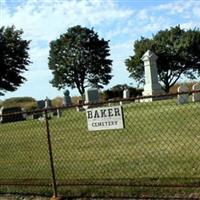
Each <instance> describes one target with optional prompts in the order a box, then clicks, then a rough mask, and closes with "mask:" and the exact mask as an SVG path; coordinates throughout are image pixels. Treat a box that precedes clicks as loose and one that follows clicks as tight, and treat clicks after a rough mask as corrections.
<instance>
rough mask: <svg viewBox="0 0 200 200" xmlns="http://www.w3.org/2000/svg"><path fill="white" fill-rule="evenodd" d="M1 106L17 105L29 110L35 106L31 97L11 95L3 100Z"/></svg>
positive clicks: (34, 101)
mask: <svg viewBox="0 0 200 200" xmlns="http://www.w3.org/2000/svg"><path fill="white" fill-rule="evenodd" d="M2 106H4V107H5V108H10V107H16V106H19V107H21V108H24V109H26V110H28V111H29V110H33V109H35V108H36V100H35V99H34V98H32V97H13V98H9V99H6V100H5V101H3V103H2Z"/></svg>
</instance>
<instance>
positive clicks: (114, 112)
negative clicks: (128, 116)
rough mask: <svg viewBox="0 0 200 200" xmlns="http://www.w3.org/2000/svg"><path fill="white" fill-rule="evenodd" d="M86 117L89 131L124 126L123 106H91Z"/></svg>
mask: <svg viewBox="0 0 200 200" xmlns="http://www.w3.org/2000/svg"><path fill="white" fill-rule="evenodd" d="M86 117H87V124H88V130H89V131H96V130H109V129H122V128H124V121H123V112H122V107H121V106H112V107H99V108H89V109H87V110H86Z"/></svg>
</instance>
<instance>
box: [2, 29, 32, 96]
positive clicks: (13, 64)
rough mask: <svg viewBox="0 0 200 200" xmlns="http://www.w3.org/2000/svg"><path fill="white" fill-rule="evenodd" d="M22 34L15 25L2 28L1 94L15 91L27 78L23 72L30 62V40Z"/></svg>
mask: <svg viewBox="0 0 200 200" xmlns="http://www.w3.org/2000/svg"><path fill="white" fill-rule="evenodd" d="M22 34H23V31H22V30H15V27H14V26H11V27H1V28H0V67H1V70H0V95H3V94H4V93H5V92H6V91H15V90H16V89H17V88H18V87H19V86H20V85H21V84H22V83H23V82H24V81H25V80H26V79H25V78H24V77H23V76H22V73H23V72H24V71H26V70H27V69H26V66H27V65H28V64H30V60H29V54H28V50H29V43H30V41H27V40H23V39H22Z"/></svg>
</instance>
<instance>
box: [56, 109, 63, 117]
mask: <svg viewBox="0 0 200 200" xmlns="http://www.w3.org/2000/svg"><path fill="white" fill-rule="evenodd" d="M56 115H57V118H60V117H61V115H62V112H61V110H60V109H59V108H58V109H56Z"/></svg>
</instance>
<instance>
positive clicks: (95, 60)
mask: <svg viewBox="0 0 200 200" xmlns="http://www.w3.org/2000/svg"><path fill="white" fill-rule="evenodd" d="M108 42H109V41H105V40H104V39H99V37H98V34H97V33H96V32H94V30H93V29H88V28H86V27H81V26H79V25H78V26H74V27H71V28H69V29H68V30H67V32H66V33H64V34H62V35H60V37H59V38H58V39H57V40H54V41H52V42H51V43H50V52H49V69H50V70H52V73H53V79H52V81H51V83H52V85H53V86H54V87H56V88H58V89H61V88H65V87H66V86H68V87H71V88H77V89H78V91H79V93H80V94H81V95H83V94H84V92H85V88H86V87H88V86H89V85H95V86H96V87H103V85H106V84H108V83H109V81H110V79H111V78H112V75H111V74H110V73H111V64H112V60H110V59H108V56H109V55H110V54H109V46H108Z"/></svg>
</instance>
